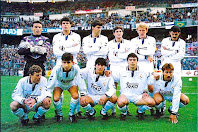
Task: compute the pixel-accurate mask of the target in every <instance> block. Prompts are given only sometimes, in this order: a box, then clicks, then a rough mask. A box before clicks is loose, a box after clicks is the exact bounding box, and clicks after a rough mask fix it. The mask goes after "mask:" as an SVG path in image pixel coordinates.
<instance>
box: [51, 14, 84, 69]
mask: <svg viewBox="0 0 198 132" xmlns="http://www.w3.org/2000/svg"><path fill="white" fill-rule="evenodd" d="M60 24H61V26H62V29H63V32H61V33H58V34H56V35H55V36H54V38H53V53H54V55H55V56H56V58H57V61H56V65H61V56H62V55H63V54H64V53H65V52H68V53H71V54H73V56H74V62H75V63H77V59H76V57H77V53H78V52H79V50H80V45H81V38H80V35H79V34H77V33H74V32H72V31H71V30H70V28H71V25H72V21H71V20H70V19H69V18H68V17H63V18H62V19H61V20H60Z"/></svg>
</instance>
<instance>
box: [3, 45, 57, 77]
mask: <svg viewBox="0 0 198 132" xmlns="http://www.w3.org/2000/svg"><path fill="white" fill-rule="evenodd" d="M17 52H18V46H16V45H12V46H8V45H7V44H4V45H2V47H1V75H10V76H17V75H19V71H22V70H23V68H24V65H25V61H24V57H23V56H22V55H19V54H18V53H17ZM55 64H56V58H55V57H54V55H53V51H52V48H50V50H49V52H48V54H47V61H46V64H45V68H46V70H51V69H52V68H53V67H54V66H55Z"/></svg>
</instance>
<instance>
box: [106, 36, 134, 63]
mask: <svg viewBox="0 0 198 132" xmlns="http://www.w3.org/2000/svg"><path fill="white" fill-rule="evenodd" d="M130 48H131V47H130V41H129V40H126V39H122V41H121V43H119V42H116V40H115V39H113V40H111V41H110V42H109V43H108V50H109V53H108V58H109V60H110V62H109V63H110V65H111V67H112V66H121V65H122V66H127V56H128V54H129V53H130Z"/></svg>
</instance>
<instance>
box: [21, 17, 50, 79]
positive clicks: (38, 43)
mask: <svg viewBox="0 0 198 132" xmlns="http://www.w3.org/2000/svg"><path fill="white" fill-rule="evenodd" d="M31 30H32V35H30V36H26V37H24V38H23V40H22V41H21V43H20V44H19V50H18V54H19V55H24V59H25V60H26V64H25V68H24V73H23V76H24V77H25V76H28V75H29V74H28V70H29V68H30V67H31V66H32V65H39V66H40V67H41V68H42V71H43V72H42V75H43V76H44V75H45V66H44V62H45V61H46V56H47V51H48V50H49V48H50V42H49V38H47V37H45V36H42V35H41V32H42V23H41V22H40V21H35V22H33V24H32V27H31Z"/></svg>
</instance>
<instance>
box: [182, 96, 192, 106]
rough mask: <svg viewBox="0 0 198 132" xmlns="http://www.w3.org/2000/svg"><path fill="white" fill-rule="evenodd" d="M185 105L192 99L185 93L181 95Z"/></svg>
mask: <svg viewBox="0 0 198 132" xmlns="http://www.w3.org/2000/svg"><path fill="white" fill-rule="evenodd" d="M180 101H181V102H182V103H183V104H184V105H187V104H188V103H189V102H190V99H189V97H188V96H186V95H185V94H183V95H182V96H181V100H180Z"/></svg>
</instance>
